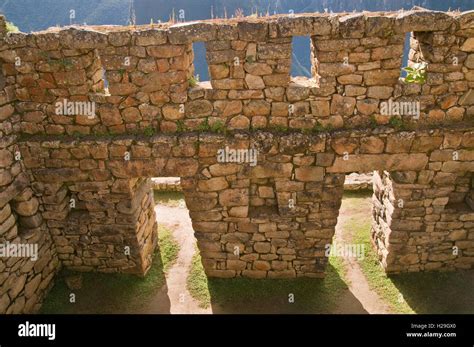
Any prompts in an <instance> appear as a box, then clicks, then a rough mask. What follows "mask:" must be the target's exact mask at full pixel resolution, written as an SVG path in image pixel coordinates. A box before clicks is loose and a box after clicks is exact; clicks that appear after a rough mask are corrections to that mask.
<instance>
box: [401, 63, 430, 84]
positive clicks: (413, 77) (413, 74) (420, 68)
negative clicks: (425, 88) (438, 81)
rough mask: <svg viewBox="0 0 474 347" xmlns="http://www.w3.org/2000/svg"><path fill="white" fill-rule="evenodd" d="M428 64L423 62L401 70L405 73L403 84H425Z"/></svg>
mask: <svg viewBox="0 0 474 347" xmlns="http://www.w3.org/2000/svg"><path fill="white" fill-rule="evenodd" d="M427 66H428V64H427V63H425V62H420V63H415V64H413V66H412V67H409V66H407V67H405V68H403V70H404V71H406V72H407V75H406V77H405V82H407V83H418V84H423V83H425V82H426V68H427Z"/></svg>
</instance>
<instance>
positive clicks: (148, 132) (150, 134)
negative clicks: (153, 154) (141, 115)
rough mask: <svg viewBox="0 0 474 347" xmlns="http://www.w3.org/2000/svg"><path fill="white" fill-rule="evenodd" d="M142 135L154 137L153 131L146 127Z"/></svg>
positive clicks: (151, 128)
mask: <svg viewBox="0 0 474 347" xmlns="http://www.w3.org/2000/svg"><path fill="white" fill-rule="evenodd" d="M143 135H145V136H148V137H152V136H153V135H155V129H154V128H153V127H151V126H148V127H146V128H145V129H143Z"/></svg>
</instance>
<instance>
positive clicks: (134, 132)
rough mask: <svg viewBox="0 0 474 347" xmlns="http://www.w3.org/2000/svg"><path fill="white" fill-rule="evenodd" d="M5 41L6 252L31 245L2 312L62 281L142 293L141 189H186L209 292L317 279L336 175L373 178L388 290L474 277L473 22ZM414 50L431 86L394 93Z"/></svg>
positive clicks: (9, 272)
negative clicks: (247, 283)
mask: <svg viewBox="0 0 474 347" xmlns="http://www.w3.org/2000/svg"><path fill="white" fill-rule="evenodd" d="M0 31H1V33H0V36H1V47H0V62H1V66H2V76H1V81H0V82H1V84H2V85H1V88H2V92H1V93H0V104H1V106H0V122H1V123H0V124H1V125H0V136H1V138H0V242H1V244H2V245H5V244H9V245H16V246H21V245H22V246H25V247H27V246H28V245H31V246H33V245H37V246H38V254H37V259H32V258H28V257H20V256H12V255H10V256H3V257H1V258H0V313H5V312H6V313H28V312H35V311H37V310H38V309H39V307H40V304H41V301H42V299H43V298H44V296H45V295H46V294H47V291H48V289H49V288H50V287H51V286H52V284H53V280H54V277H55V274H56V273H57V272H58V271H59V269H60V268H61V267H64V268H68V269H71V270H77V271H100V272H108V273H113V272H122V273H133V274H137V275H145V274H146V273H147V270H148V269H149V267H150V265H151V260H152V255H153V253H154V251H155V249H156V247H157V228H156V220H155V214H154V209H153V207H154V203H153V196H152V193H151V190H150V185H151V178H152V177H168V176H169V177H180V178H181V186H182V190H183V192H184V195H185V200H186V204H187V207H188V209H189V211H190V216H191V218H192V222H193V227H194V230H195V236H196V238H197V240H198V247H199V250H200V253H201V256H202V261H203V265H204V267H205V270H206V273H207V275H208V276H211V277H225V278H230V277H236V276H245V277H251V278H291V277H301V276H306V277H323V276H324V271H325V267H326V264H327V261H328V259H327V257H325V254H324V253H325V245H328V244H330V243H331V239H332V237H333V235H334V228H335V225H336V221H337V217H338V209H339V206H340V204H341V197H342V192H343V184H344V178H345V175H346V174H349V173H352V172H371V171H376V173H375V175H374V198H373V203H374V207H373V226H372V231H371V236H372V241H373V246H374V247H375V248H376V250H377V252H378V254H379V258H380V263H381V265H382V266H383V267H384V268H385V270H386V272H387V273H400V272H408V271H415V272H416V271H433V270H440V271H443V270H456V269H470V268H472V267H473V264H474V212H473V208H474V189H473V186H474V179H473V175H472V172H473V171H474V152H473V147H474V128H473V121H472V120H473V116H474V91H473V87H474V11H471V12H464V13H458V12H448V13H444V12H432V11H425V10H416V11H405V12H394V13H390V12H388V13H368V12H367V13H351V14H345V13H341V14H319V13H314V14H302V15H285V16H272V17H264V18H240V19H232V20H212V21H202V22H193V23H178V24H174V25H172V24H157V25H152V26H137V27H118V26H102V27H66V28H51V29H49V30H47V31H44V32H38V33H30V34H24V33H6V28H5V19H4V18H3V19H2V20H1V30H0ZM407 34H409V35H410V36H409V40H410V42H409V43H410V53H409V57H408V65H409V66H412V67H413V66H415V64H417V63H418V65H421V64H420V63H427V66H426V68H425V69H426V70H425V72H424V73H425V75H423V76H425V77H426V79H425V81H424V83H408V82H407V81H404V80H403V79H400V76H401V70H402V68H403V62H402V60H403V59H402V56H403V47H404V44H405V41H406V35H407ZM294 36H310V37H311V41H312V47H311V50H312V53H311V59H312V74H313V77H312V78H302V77H298V78H291V77H290V66H291V53H292V37H294ZM198 41H201V42H205V45H206V50H207V62H208V64H209V71H210V76H211V80H210V81H209V82H199V83H198V82H197V81H196V80H195V79H194V77H193V75H194V67H193V48H192V47H193V46H192V43H193V42H198ZM394 105H398V106H400V105H401V106H402V107H401V109H403V108H404V107H405V106H407V107H408V106H411V105H414V106H413V107H412V108H410V107H408V108H405V109H404V112H400V110H401V109H399V110H398V112H397V111H395V109H394V108H393V106H394ZM402 111H403V110H402ZM223 150H225V151H227V152H226V154H229V153H231V154H232V151H234V152H235V151H237V150H242V151H239V152H235V153H247V154H249V153H250V154H251V153H257V157H256V158H257V159H256V160H257V161H256V162H255V161H254V162H252V161H250V160H247V161H245V160H243V161H244V162H238V160H236V159H235V158H233V157H232V156H225V160H219V158H218V155H217V153H218V152H219V151H223ZM252 151H253V152H252ZM232 158H233V159H232ZM240 159H242V158H240ZM243 159H249V158H243ZM223 161H224V162H223ZM225 161H227V162H225ZM236 161H237V162H236ZM17 248H18V247H17Z"/></svg>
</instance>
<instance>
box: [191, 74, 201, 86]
mask: <svg viewBox="0 0 474 347" xmlns="http://www.w3.org/2000/svg"><path fill="white" fill-rule="evenodd" d="M188 83H189V86H190V87H191V88H192V87H196V86H197V85H198V84H199V76H198V75H196V76H195V75H193V76H191V77H190V78H189V80H188Z"/></svg>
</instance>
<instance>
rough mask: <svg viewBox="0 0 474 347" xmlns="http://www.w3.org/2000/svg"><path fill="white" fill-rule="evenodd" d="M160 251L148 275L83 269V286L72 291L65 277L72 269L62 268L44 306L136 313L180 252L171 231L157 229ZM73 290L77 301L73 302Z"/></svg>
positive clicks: (45, 308) (73, 310)
mask: <svg viewBox="0 0 474 347" xmlns="http://www.w3.org/2000/svg"><path fill="white" fill-rule="evenodd" d="M158 235H159V249H160V250H159V251H157V252H156V253H155V254H154V257H153V264H152V266H151V268H150V270H149V271H148V273H147V275H146V277H144V278H142V277H138V276H134V275H128V274H120V273H117V274H104V273H92V272H91V273H82V274H81V275H82V288H81V289H79V290H74V291H71V290H70V289H69V288H68V287H67V285H66V282H65V280H64V278H65V277H67V276H69V275H71V274H77V273H73V272H71V271H68V270H63V271H61V273H60V274H59V275H58V277H57V279H56V283H55V285H54V287H53V288H52V290H51V291H50V293H49V294H48V296H47V297H46V300H45V302H44V304H43V306H42V308H41V313H46V314H58V313H59V314H86V313H92V314H114V313H133V312H136V311H137V310H139V309H140V308H142V307H144V306H145V305H146V304H147V303H148V302H150V300H151V299H152V298H153V297H154V295H156V294H157V293H158V292H159V291H160V290H161V288H162V287H163V286H164V285H165V283H166V280H165V275H164V271H166V270H167V269H168V268H169V267H170V266H171V265H172V264H173V263H174V262H175V261H176V258H177V256H178V251H179V246H178V244H177V242H176V241H175V240H174V239H173V237H172V235H171V232H170V231H169V230H167V229H165V228H163V227H159V229H158ZM71 293H74V294H75V296H76V302H75V303H70V301H69V297H70V294H71Z"/></svg>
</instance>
